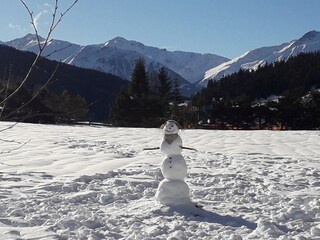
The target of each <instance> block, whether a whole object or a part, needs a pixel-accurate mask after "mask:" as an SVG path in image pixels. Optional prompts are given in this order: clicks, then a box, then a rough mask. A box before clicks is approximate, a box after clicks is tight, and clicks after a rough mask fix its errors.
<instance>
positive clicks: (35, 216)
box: [0, 122, 320, 240]
mask: <svg viewBox="0 0 320 240" xmlns="http://www.w3.org/2000/svg"><path fill="white" fill-rule="evenodd" d="M9 124H10V123H5V122H1V123H0V129H3V128H4V127H6V126H9ZM180 136H181V138H182V140H183V144H184V146H188V147H193V148H195V149H197V150H198V151H192V150H183V151H182V155H183V157H184V158H185V160H186V163H187V168H188V174H187V177H186V178H185V182H186V183H187V184H188V186H189V188H190V199H191V200H192V201H193V203H195V204H197V205H198V206H201V207H202V208H198V210H197V211H198V212H196V213H190V211H188V207H187V206H177V207H171V208H170V207H168V206H165V205H161V204H159V203H157V202H156V201H155V194H156V191H157V188H158V186H159V183H160V182H161V181H162V180H163V179H164V178H163V176H162V173H161V170H160V167H161V162H162V160H163V158H164V157H165V156H164V155H163V154H162V153H161V152H160V150H153V151H144V150H143V148H146V147H149V148H151V147H158V146H159V144H160V143H161V140H162V137H163V135H162V130H160V129H143V128H111V127H99V126H96V127H94V126H91V127H90V126H51V125H32V124H18V125H16V126H15V127H13V128H12V129H9V130H7V131H4V132H0V152H2V153H1V154H0V239H5V240H10V239H171V240H173V239H179V240H180V239H234V240H237V239H288V240H289V239H319V237H320V132H319V131H213V130H182V131H180ZM13 140H14V141H13ZM23 143H26V144H25V145H24V146H22V147H19V146H21V144H23ZM14 149H15V150H14ZM10 150H12V151H11V152H10ZM7 151H9V153H5V152H7Z"/></svg>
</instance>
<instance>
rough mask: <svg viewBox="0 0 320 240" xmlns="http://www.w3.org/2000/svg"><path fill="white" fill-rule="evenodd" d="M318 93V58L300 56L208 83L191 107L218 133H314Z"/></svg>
mask: <svg viewBox="0 0 320 240" xmlns="http://www.w3.org/2000/svg"><path fill="white" fill-rule="evenodd" d="M319 89H320V53H319V52H315V53H303V54H300V55H298V56H296V57H291V58H289V59H288V60H287V61H277V62H275V63H272V64H268V63H267V64H265V66H260V67H259V68H258V69H257V70H256V71H249V70H243V69H241V70H240V71H239V72H238V73H234V74H232V75H230V76H227V77H224V78H222V79H220V80H219V81H212V80H210V81H209V82H208V85H207V87H206V88H204V89H202V90H201V91H200V92H199V93H197V94H196V95H194V96H193V97H192V103H193V105H194V106H196V107H197V108H198V110H199V119H200V120H202V121H203V122H206V123H208V122H209V123H210V124H212V125H214V126H215V127H216V128H228V127H232V128H242V129H243V128H244V129H250V128H260V129H266V128H280V129H318V128H319V127H320V92H319ZM272 95H274V96H276V97H275V99H274V100H272V99H269V100H267V99H268V98H269V97H270V96H272ZM262 99H265V100H262Z"/></svg>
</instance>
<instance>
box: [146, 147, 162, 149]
mask: <svg viewBox="0 0 320 240" xmlns="http://www.w3.org/2000/svg"><path fill="white" fill-rule="evenodd" d="M158 149H160V148H159V147H154V148H144V149H143V150H158Z"/></svg>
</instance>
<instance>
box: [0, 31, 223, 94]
mask: <svg viewBox="0 0 320 240" xmlns="http://www.w3.org/2000/svg"><path fill="white" fill-rule="evenodd" d="M5 44H6V45H8V46H11V47H14V48H17V49H19V50H25V51H32V52H35V53H36V52H37V50H38V45H37V41H36V36H35V35H32V34H28V35H26V36H25V37H22V38H18V39H14V40H12V41H8V42H6V43H5ZM59 49H60V50H61V49H62V50H61V51H57V50H59ZM52 52H54V54H51V55H50V56H49V57H48V58H49V59H51V60H56V61H62V62H65V63H68V64H72V65H75V66H78V67H84V68H92V69H95V70H99V71H103V72H107V73H111V74H113V75H116V76H118V77H121V78H122V79H126V80H130V78H131V72H132V70H133V68H134V65H135V62H136V60H137V59H138V58H140V57H142V58H143V59H144V60H145V63H146V68H147V69H149V68H150V66H153V67H152V68H154V66H158V67H159V68H161V67H162V66H164V67H166V68H167V69H168V70H169V76H170V77H171V78H172V79H174V78H177V79H178V80H180V81H181V83H182V89H183V91H184V92H188V94H187V95H190V94H191V93H194V92H195V91H197V90H198V88H196V87H195V86H194V85H193V84H194V83H195V82H197V81H198V80H199V79H201V78H202V77H203V73H204V72H205V71H206V70H207V69H208V68H211V67H213V66H217V65H219V64H221V63H223V62H225V61H227V60H229V59H227V58H224V57H222V56H218V55H215V54H209V53H208V54H201V53H193V52H183V51H168V50H166V49H160V48H157V47H152V46H146V45H144V44H143V43H140V42H137V41H133V40H127V39H125V38H123V37H115V38H113V39H111V40H108V41H106V42H104V43H100V44H91V45H86V46H81V45H78V44H73V43H70V42H67V41H62V40H54V39H53V40H51V41H50V43H49V45H48V46H47V48H46V50H45V51H44V53H43V55H44V56H46V55H48V54H49V53H52ZM149 70H150V69H149ZM153 70H154V71H155V72H157V70H158V69H153ZM153 75H154V73H153Z"/></svg>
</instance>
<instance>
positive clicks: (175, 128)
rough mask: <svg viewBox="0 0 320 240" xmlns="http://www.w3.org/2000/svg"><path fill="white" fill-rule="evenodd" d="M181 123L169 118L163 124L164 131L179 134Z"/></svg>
mask: <svg viewBox="0 0 320 240" xmlns="http://www.w3.org/2000/svg"><path fill="white" fill-rule="evenodd" d="M179 127H180V125H179V123H177V122H176V121H174V120H168V121H167V122H166V123H165V124H163V125H162V128H163V133H164V134H165V135H167V134H177V133H178V132H179Z"/></svg>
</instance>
